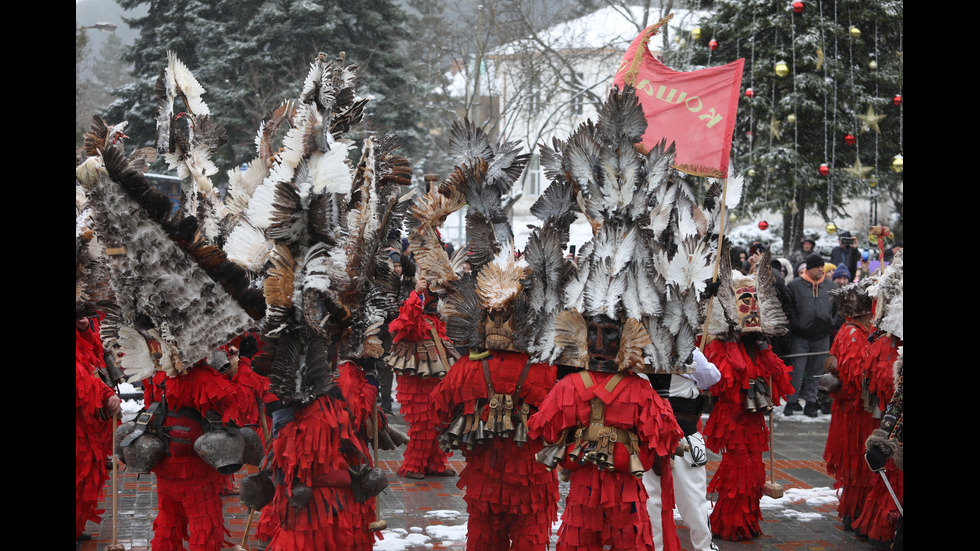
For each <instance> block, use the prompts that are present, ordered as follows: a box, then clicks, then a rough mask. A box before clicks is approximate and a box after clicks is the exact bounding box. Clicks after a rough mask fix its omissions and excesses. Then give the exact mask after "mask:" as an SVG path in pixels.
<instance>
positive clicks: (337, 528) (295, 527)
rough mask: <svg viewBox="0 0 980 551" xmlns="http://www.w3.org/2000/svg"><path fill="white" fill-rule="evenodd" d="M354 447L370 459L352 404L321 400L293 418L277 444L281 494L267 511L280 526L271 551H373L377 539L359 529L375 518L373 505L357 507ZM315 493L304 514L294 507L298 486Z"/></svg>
mask: <svg viewBox="0 0 980 551" xmlns="http://www.w3.org/2000/svg"><path fill="white" fill-rule="evenodd" d="M350 446H354V447H356V448H357V450H358V451H360V452H361V454H363V456H365V457H367V456H368V453H367V450H366V449H365V448H364V447H363V444H361V442H360V440H359V439H358V438H357V436H356V434H355V427H354V425H353V418H352V415H351V412H350V411H349V410H348V409H347V403H346V402H344V401H342V400H338V399H336V398H333V397H331V396H329V395H324V396H320V397H319V398H317V399H316V400H314V401H313V402H312V403H310V404H309V405H306V406H302V407H301V409H298V410H296V411H295V412H294V413H293V419H292V420H291V421H289V422H288V423H286V424H285V426H283V427H281V428H280V429H279V432H278V435H277V436H276V439H275V440H274V441H273V443H272V449H273V453H274V459H273V461H274V465H273V480H274V481H275V483H276V493H275V497H274V498H273V501H272V503H270V504H269V505H267V507H268V508H270V511H271V513H272V514H273V515H275V516H276V519H277V520H278V524H279V525H278V527H277V528H276V531H275V534H274V535H273V536H272V541H270V542H269V547H268V549H269V550H288V551H296V550H304V551H305V550H311V549H316V550H327V549H337V550H340V549H356V550H369V549H371V548H372V546H373V545H374V536H373V535H372V534H371V533H370V532H368V531H367V530H366V529H363V527H361V526H359V525H358V523H359V522H361V520H363V519H366V518H370V517H371V515H372V514H373V512H372V510H371V509H370V507H371V500H368V501H365V502H363V503H357V502H356V501H355V500H354V494H353V493H352V492H351V489H350V483H351V480H350V473H349V471H348V466H349V462H348V460H347V458H346V457H347V455H346V454H347V453H349V452H350ZM295 483H299V484H302V485H304V486H307V487H309V488H310V489H311V490H312V494H313V497H312V499H310V501H309V502H308V503H307V504H306V505H305V506H303V507H302V508H300V509H297V508H295V507H293V506H292V505H290V503H289V498H290V496H291V495H292V494H293V485H294V484H295Z"/></svg>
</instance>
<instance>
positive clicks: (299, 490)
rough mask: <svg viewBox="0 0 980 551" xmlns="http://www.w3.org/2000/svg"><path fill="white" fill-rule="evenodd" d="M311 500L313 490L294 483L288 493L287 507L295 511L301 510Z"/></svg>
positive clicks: (299, 483)
mask: <svg viewBox="0 0 980 551" xmlns="http://www.w3.org/2000/svg"><path fill="white" fill-rule="evenodd" d="M312 499H313V489H312V488H310V487H309V486H307V485H305V484H303V483H301V482H294V483H293V487H292V488H291V489H290V492H289V505H290V506H291V507H293V508H295V509H302V508H303V507H306V504H307V503H309V502H310V500H312Z"/></svg>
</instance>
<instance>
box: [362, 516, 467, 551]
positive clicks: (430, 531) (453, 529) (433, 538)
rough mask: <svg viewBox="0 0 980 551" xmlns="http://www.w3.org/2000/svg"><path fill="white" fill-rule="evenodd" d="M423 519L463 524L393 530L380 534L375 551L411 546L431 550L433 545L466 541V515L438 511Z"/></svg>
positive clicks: (398, 549) (397, 550)
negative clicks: (457, 520) (461, 522)
mask: <svg viewBox="0 0 980 551" xmlns="http://www.w3.org/2000/svg"><path fill="white" fill-rule="evenodd" d="M425 517H426V518H428V519H437V520H450V519H462V520H463V524H459V525H450V524H431V525H429V526H426V527H425V528H421V527H418V526H413V527H411V528H409V529H408V530H406V529H404V528H393V529H391V530H384V531H382V532H381V534H382V536H384V539H383V540H381V541H378V542H375V544H374V549H375V551H403V550H405V549H408V548H409V547H413V546H420V545H421V546H424V547H428V548H430V549H431V548H432V547H434V546H435V543H440V544H441V545H443V546H444V545H445V544H447V543H451V542H460V541H464V540H466V522H465V518H466V514H465V513H463V512H461V511H454V510H450V509H439V510H434V511H427V512H426V513H425Z"/></svg>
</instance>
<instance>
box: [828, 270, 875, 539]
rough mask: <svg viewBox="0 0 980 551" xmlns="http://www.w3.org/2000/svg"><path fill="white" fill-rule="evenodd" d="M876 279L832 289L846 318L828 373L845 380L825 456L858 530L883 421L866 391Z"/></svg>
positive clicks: (843, 510)
mask: <svg viewBox="0 0 980 551" xmlns="http://www.w3.org/2000/svg"><path fill="white" fill-rule="evenodd" d="M873 283H874V280H872V279H869V278H865V279H863V280H861V281H859V282H856V283H851V284H848V285H845V286H844V287H841V288H839V289H835V290H833V291H831V292H830V297H831V299H832V300H833V301H834V302H835V304H836V306H837V311H838V312H839V313H840V314H841V315H842V316H844V317H845V321H844V325H842V326H841V328H840V330H839V331H838V332H837V335H836V336H835V337H834V342H833V345H832V346H831V348H830V356H829V357H828V359H827V365H826V370H827V373H830V374H831V375H833V376H834V377H835V378H836V379H837V381H839V383H837V385H839V386H838V388H837V390H835V391H833V392H831V393H830V395H831V397H832V398H833V400H834V401H833V403H832V405H831V417H830V429H829V430H828V432H827V445H826V447H825V448H824V454H823V458H824V462H826V464H827V474H829V475H830V476H832V477H834V488H837V489H839V490H840V494H839V499H840V503H839V505H838V506H837V514H838V516H839V517H840V518H841V519H842V520H843V523H844V529H845V530H853V527H852V523H853V522H854V520H855V519H856V518H858V517H859V516H860V514H861V508H862V507H863V506H864V500H865V498H866V497H867V495H868V490H869V488H870V487H871V483H872V482H873V478H872V477H873V473H872V472H871V471H869V470H868V467H867V465H866V464H865V462H864V441H865V440H866V439H867V438H868V436H870V435H871V431H873V430H874V428H875V425H876V424H877V422H876V421H875V420H874V419H872V415H871V412H869V411H867V410H866V409H865V407H864V397H863V396H862V388H863V386H862V384H863V382H864V366H865V364H866V362H867V355H868V335H869V333H870V332H871V297H870V296H868V286H869V285H871V284H873ZM835 386H836V385H835Z"/></svg>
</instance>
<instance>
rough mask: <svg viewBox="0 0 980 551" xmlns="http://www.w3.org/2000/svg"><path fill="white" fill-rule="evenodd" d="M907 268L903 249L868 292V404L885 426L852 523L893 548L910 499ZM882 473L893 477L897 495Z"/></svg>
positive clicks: (875, 441) (871, 440)
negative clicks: (871, 301) (905, 433)
mask: <svg viewBox="0 0 980 551" xmlns="http://www.w3.org/2000/svg"><path fill="white" fill-rule="evenodd" d="M903 266H904V261H903V253H902V252H899V253H897V254H896V255H895V257H894V258H893V259H892V263H891V264H889V265H888V267H887V268H886V269H885V271H884V273H882V275H881V277H880V278H879V279H878V282H877V283H876V284H875V285H874V286H873V287H871V289H869V291H868V292H869V294H871V295H872V296H874V297H875V315H874V324H875V331H874V332H873V333H872V334H871V337H870V340H871V345H870V348H869V350H868V362H867V365H866V367H865V377H866V378H867V394H868V402H867V407H868V409H869V410H870V411H871V413H872V416H873V417H874V418H875V421H876V423H877V424H878V425H879V426H877V427H876V428H875V430H874V431H873V432H872V434H871V435H870V436H869V437H868V440H867V441H866V446H867V451H866V457H867V460H868V464H869V466H870V467H871V469H872V470H874V471H875V472H874V473H873V474H872V475H871V476H872V478H871V480H872V484H871V489H870V490H869V491H868V495H867V497H866V498H865V501H864V505H863V507H862V509H861V515H860V516H859V517H858V518H857V519H855V521H854V522H853V524H852V526H853V527H854V530H855V532H857V533H858V534H859V535H862V536H866V537H868V538H869V540H870V541H871V543H872V544H873V545H874V546H875V547H877V548H887V547H888V546H889V545H890V544H892V543H894V544H895V546H897V547H900V543H901V538H896V537H895V536H896V531H898V530H899V528H900V527H901V526H902V513H901V511H900V506H901V504H902V503H903V501H904V497H905V476H904V470H903V467H904V461H903V459H904V457H903V456H904V453H903V451H902V450H903V447H902V445H901V444H902V427H903V423H902V422H901V420H902V416H901V412H902V410H903V409H904V408H903V407H902V406H901V404H904V396H903V393H904V388H903V387H897V386H896V383H897V382H900V381H901V377H900V373H899V371H898V370H900V369H901V364H902V362H901V358H902V351H903V348H904V342H905V341H904V335H905V324H904V294H905V293H904V269H903ZM896 394H897V395H898V396H897V398H896ZM882 475H884V477H887V479H888V483H889V484H890V485H891V490H892V492H894V493H895V496H894V497H892V494H891V492H889V488H888V485H886V484H885V480H884V479H883V478H882ZM896 499H897V500H898V503H896V502H895V500H896ZM899 533H900V532H899Z"/></svg>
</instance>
